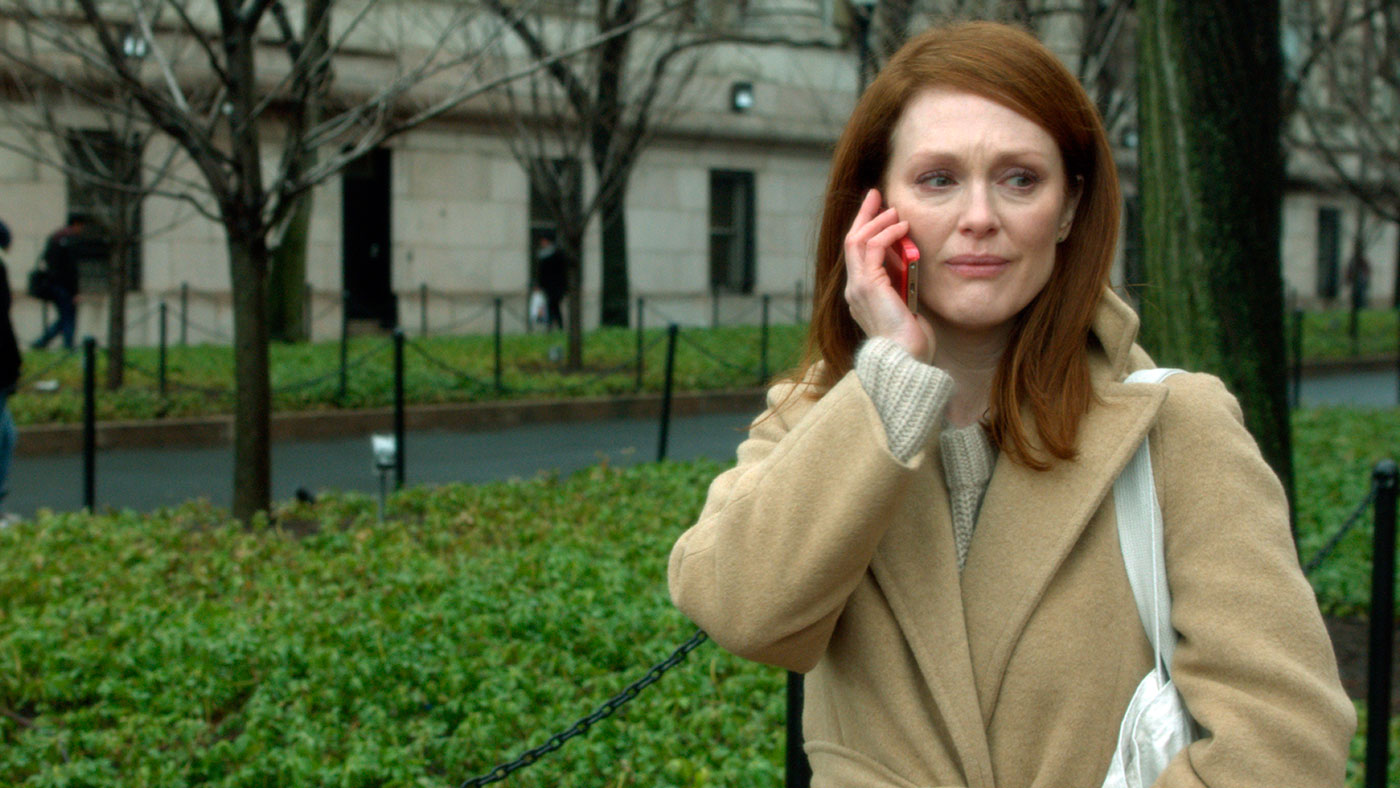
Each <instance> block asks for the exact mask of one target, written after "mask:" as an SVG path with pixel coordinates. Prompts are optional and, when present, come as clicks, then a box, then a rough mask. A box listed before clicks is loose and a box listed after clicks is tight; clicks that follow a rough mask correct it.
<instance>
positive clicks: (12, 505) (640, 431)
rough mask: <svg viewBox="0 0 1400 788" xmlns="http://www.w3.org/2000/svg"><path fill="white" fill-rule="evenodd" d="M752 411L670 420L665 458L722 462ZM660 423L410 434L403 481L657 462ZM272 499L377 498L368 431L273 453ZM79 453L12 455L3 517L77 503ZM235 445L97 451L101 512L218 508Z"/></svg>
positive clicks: (282, 446)
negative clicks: (193, 502) (348, 494)
mask: <svg viewBox="0 0 1400 788" xmlns="http://www.w3.org/2000/svg"><path fill="white" fill-rule="evenodd" d="M753 415H754V414H718V415H716V414H710V415H704V416H688V417H683V418H676V419H674V420H673V421H672V423H671V431H670V439H669V441H668V443H669V447H668V451H667V456H668V457H670V458H671V459H675V460H685V459H693V458H696V457H711V458H714V459H717V460H722V461H728V460H732V459H733V457H734V449H735V447H736V446H738V445H739V441H740V440H742V439H743V437H744V432H743V430H744V427H745V426H747V424H748V420H749V419H750V418H752V417H753ZM658 437H659V436H658V423H657V420H656V419H616V420H609V421H601V422H591V423H581V424H540V425H529V426H524V427H513V428H509V429H504V430H496V431H488V432H448V431H443V430H432V431H422V432H409V433H408V434H407V435H406V436H405V440H404V442H405V444H406V451H405V452H404V460H405V476H406V481H407V483H409V484H423V483H443V482H451V481H467V482H481V481H490V480H496V479H509V478H512V477H516V478H528V477H530V476H534V475H535V474H537V473H539V472H541V471H549V470H557V471H560V472H564V473H568V472H570V471H574V470H577V469H579V468H583V467H586V466H588V465H592V464H594V463H597V462H598V461H599V460H600V459H602V458H604V457H606V458H607V460H608V461H609V462H611V463H613V464H614V465H631V464H634V463H638V462H649V461H651V460H654V459H656V449H657V442H658ZM272 471H273V491H272V494H273V498H274V499H276V500H285V499H288V498H291V497H292V496H293V495H295V493H296V490H297V488H299V487H305V488H307V489H308V490H311V491H313V492H314V491H316V490H321V489H326V488H336V489H341V490H361V491H364V492H371V493H375V494H377V493H378V490H379V475H378V473H377V472H376V471H375V470H374V468H373V459H372V456H371V453H370V442H369V437H368V436H367V435H360V436H354V437H347V438H335V439H329V440H319V441H304V442H295V443H274V444H273V447H272ZM82 472H83V466H82V457H81V455H61V456H39V457H17V458H16V461H15V463H14V465H13V466H12V468H11V473H10V495H9V497H8V498H7V499H6V501H5V504H6V506H5V508H6V510H8V511H11V512H15V513H18V514H20V515H24V516H29V515H32V514H33V513H34V511H35V510H36V509H38V508H40V507H48V508H51V509H58V510H64V509H77V508H80V507H81V506H82V501H83V491H82ZM232 476H233V458H232V448H231V447H219V448H210V449H190V448H179V449H108V450H103V451H100V452H98V455H97V489H96V496H97V506H98V508H103V507H106V506H112V507H116V508H133V509H137V510H139V511H148V510H151V509H156V508H158V507H161V506H171V505H175V504H178V503H180V502H183V501H186V500H189V499H192V498H201V497H203V498H208V499H209V500H211V501H213V502H214V503H216V504H218V505H220V506H228V505H229V503H230V501H231V499H232V488H231V484H230V480H231V479H232Z"/></svg>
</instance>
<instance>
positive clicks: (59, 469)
mask: <svg viewBox="0 0 1400 788" xmlns="http://www.w3.org/2000/svg"><path fill="white" fill-rule="evenodd" d="M1395 387H1396V384H1395V372H1394V371H1393V370H1382V371H1378V372H1359V373H1346V374H1342V375H1330V376H1315V377H1311V378H1309V379H1306V380H1304V381H1303V392H1302V399H1303V404H1304V406H1307V407H1312V406H1316V405H1323V404H1352V405H1364V406H1370V407H1395V406H1396V393H1395ZM753 415H754V414H751V413H744V414H722V415H706V416H690V417H684V418H677V419H676V420H674V421H673V423H672V425H671V437H670V450H669V452H668V455H669V456H670V457H671V458H672V459H691V458H695V457H710V458H713V459H716V460H721V461H729V460H731V459H733V457H734V448H735V447H736V446H738V444H739V441H740V440H741V439H742V438H743V431H742V430H743V428H744V426H745V425H746V424H747V423H748V419H750V418H752V416H753ZM657 430H658V427H657V422H656V420H655V419H650V418H648V419H619V420H610V421H602V422H591V423H584V424H541V425H530V426H525V427H513V428H509V429H503V430H496V431H488V432H469V433H457V432H448V431H442V430H435V431H423V432H410V433H409V434H408V437H407V439H406V443H407V450H406V452H405V459H406V461H407V472H406V475H407V481H408V483H410V484H421V483H443V482H450V481H467V482H480V481H489V480H495V479H508V478H511V477H518V478H526V477H530V476H533V475H535V474H536V473H539V472H540V471H548V470H556V471H560V472H564V473H568V472H570V471H573V470H577V469H578V468H582V467H585V466H587V465H591V464H593V463H595V462H598V460H599V459H601V458H603V457H606V458H607V459H608V461H609V462H612V463H614V464H617V465H630V464H633V463H637V462H646V461H650V460H653V459H655V458H656V446H657V437H658V435H657ZM232 462H233V460H232V450H231V449H230V448H228V447H223V448H213V449H185V448H181V449H110V450H105V451H102V452H100V453H99V454H98V457H97V505H98V507H99V508H101V507H106V506H113V507H117V508H128V507H129V508H133V509H137V510H139V511H148V510H151V509H155V508H157V507H161V506H171V505H175V504H178V503H180V502H182V501H185V500H189V499H191V498H200V497H205V498H208V499H210V500H211V501H213V502H214V503H216V504H218V505H220V506H228V505H229V502H230V500H231V497H232V490H231V488H230V479H231V478H232V474H233V469H232ZM272 468H273V480H274V483H273V497H274V498H275V499H277V500H285V499H288V498H291V497H292V496H293V495H294V494H295V492H296V490H297V488H299V487H305V488H307V489H308V490H311V491H313V492H314V491H317V490H321V489H327V488H335V489H342V490H361V491H364V492H369V493H377V491H378V489H379V477H378V475H377V473H376V472H375V471H374V470H373V466H372V460H371V455H370V443H369V438H368V436H365V435H360V436H354V437H348V438H337V439H331V440H321V441H305V442H296V443H276V444H273V458H272ZM81 505H82V460H81V457H80V456H78V455H69V456H41V457H19V458H16V462H15V463H14V465H13V466H12V469H11V478H10V496H9V498H8V499H7V501H6V509H7V510H8V511H12V512H16V513H18V514H21V515H25V516H28V515H32V514H33V513H34V511H35V510H36V509H38V508H40V507H49V508H52V509H59V510H63V509H77V508H79V507H80V506H81Z"/></svg>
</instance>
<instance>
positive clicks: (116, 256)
mask: <svg viewBox="0 0 1400 788" xmlns="http://www.w3.org/2000/svg"><path fill="white" fill-rule="evenodd" d="M111 239H112V240H111V248H109V249H108V250H107V372H106V375H105V379H104V383H105V385H106V387H107V390H108V391H116V390H117V389H119V388H121V387H122V383H123V380H124V378H125V376H126V280H127V278H128V277H129V276H130V273H129V271H128V269H129V268H130V265H131V264H130V259H131V255H130V252H129V249H130V235H129V234H128V233H127V232H124V231H122V230H121V229H120V228H118V229H117V230H116V232H115V233H114V234H113V235H112V236H111Z"/></svg>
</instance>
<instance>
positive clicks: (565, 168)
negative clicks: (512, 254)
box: [529, 158, 583, 255]
mask: <svg viewBox="0 0 1400 788" xmlns="http://www.w3.org/2000/svg"><path fill="white" fill-rule="evenodd" d="M582 212H583V166H582V165H581V164H580V163H579V160H578V159H572V158H570V159H536V160H535V161H534V164H533V166H532V167H531V168H530V238H529V242H530V247H529V248H530V254H531V255H534V253H535V249H536V247H537V246H538V244H539V239H540V238H550V239H555V240H557V239H558V238H559V225H560V219H561V217H567V216H572V217H575V218H578V217H580V215H581V214H582Z"/></svg>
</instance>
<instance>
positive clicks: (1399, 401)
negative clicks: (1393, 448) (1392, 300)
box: [1395, 288, 1400, 405]
mask: <svg viewBox="0 0 1400 788" xmlns="http://www.w3.org/2000/svg"><path fill="white" fill-rule="evenodd" d="M1397 289H1400V288H1397ZM1395 404H1396V405H1400V306H1397V307H1395Z"/></svg>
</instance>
